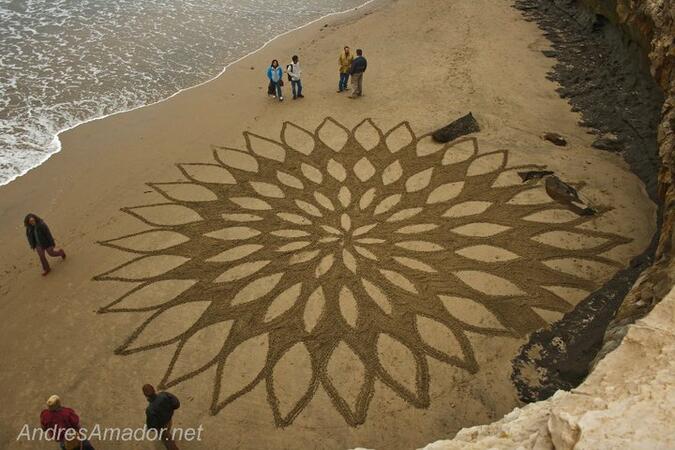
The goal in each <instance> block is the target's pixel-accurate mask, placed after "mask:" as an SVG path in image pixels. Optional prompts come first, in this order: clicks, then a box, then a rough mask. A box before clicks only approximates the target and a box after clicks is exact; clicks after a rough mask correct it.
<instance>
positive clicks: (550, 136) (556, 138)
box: [543, 132, 567, 147]
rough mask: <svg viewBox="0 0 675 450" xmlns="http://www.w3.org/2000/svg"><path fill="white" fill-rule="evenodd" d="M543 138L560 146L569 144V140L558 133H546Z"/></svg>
mask: <svg viewBox="0 0 675 450" xmlns="http://www.w3.org/2000/svg"><path fill="white" fill-rule="evenodd" d="M543 138H544V139H546V140H547V141H549V142H551V143H553V144H555V145H557V146H558V147H564V146H566V145H567V140H566V139H565V138H564V137H562V136H561V135H559V134H558V133H551V132H549V133H544V136H543Z"/></svg>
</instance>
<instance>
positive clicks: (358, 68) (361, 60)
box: [349, 48, 368, 98]
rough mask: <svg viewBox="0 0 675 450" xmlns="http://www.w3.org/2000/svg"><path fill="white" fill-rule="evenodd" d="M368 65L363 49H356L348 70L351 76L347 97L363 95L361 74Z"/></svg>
mask: <svg viewBox="0 0 675 450" xmlns="http://www.w3.org/2000/svg"><path fill="white" fill-rule="evenodd" d="M367 67H368V61H367V60H366V57H365V56H363V50H361V49H360V48H359V49H357V50H356V58H354V61H352V67H351V69H350V71H349V73H350V75H351V77H352V94H351V95H350V96H349V98H356V97H361V96H362V95H363V74H364V72H365V71H366V68H367Z"/></svg>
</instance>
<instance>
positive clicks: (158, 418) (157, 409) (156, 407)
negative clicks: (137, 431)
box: [143, 384, 180, 450]
mask: <svg viewBox="0 0 675 450" xmlns="http://www.w3.org/2000/svg"><path fill="white" fill-rule="evenodd" d="M143 395H145V398H146V399H148V403H149V404H148V407H147V408H146V409H145V419H146V425H147V426H148V429H155V430H158V431H159V432H160V433H161V437H162V442H163V443H164V447H166V448H167V450H178V446H177V445H176V443H175V442H174V440H173V436H172V431H171V419H173V412H174V411H175V410H177V409H178V408H180V401H179V400H178V398H177V397H176V396H175V395H173V394H171V393H169V392H166V391H162V392H160V393H159V394H158V393H157V392H155V388H154V386H152V385H151V384H145V385H143Z"/></svg>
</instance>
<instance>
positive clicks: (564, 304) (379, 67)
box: [0, 0, 655, 449]
mask: <svg viewBox="0 0 675 450" xmlns="http://www.w3.org/2000/svg"><path fill="white" fill-rule="evenodd" d="M510 4H511V2H510V1H505V0H504V1H502V0H499V1H488V0H458V1H454V2H447V1H442V0H416V1H415V0H397V1H389V0H376V1H374V2H373V3H371V4H370V5H368V6H366V7H364V8H362V9H359V10H356V11H354V12H351V13H346V14H343V15H339V16H333V17H330V18H327V19H325V20H322V21H319V22H316V23H314V24H312V25H310V26H307V27H305V28H303V29H300V30H297V31H295V32H292V33H290V34H287V35H285V36H282V37H281V38H279V39H277V40H275V41H273V42H272V43H271V44H270V45H268V46H266V47H265V48H263V49H262V50H260V51H258V52H257V53H255V54H252V55H250V56H248V57H247V58H245V59H244V60H242V61H240V62H239V63H237V64H235V65H234V66H232V67H231V68H230V69H228V70H227V71H226V72H225V73H224V74H223V75H221V76H220V77H219V78H218V79H216V80H214V81H212V82H209V83H207V84H205V85H202V86H199V87H197V88H194V89H190V90H188V91H185V92H183V93H181V94H179V95H177V96H175V97H173V98H171V99H169V100H168V101H165V102H162V103H159V104H156V105H152V106H150V107H145V108H141V109H138V110H135V111H132V112H128V113H124V114H120V115H115V116H111V117H108V118H106V119H103V120H99V121H95V122H91V123H88V124H85V125H82V126H79V127H77V128H75V129H73V130H71V131H68V132H66V133H64V134H62V135H61V136H60V137H61V140H62V144H63V150H62V151H61V152H60V153H58V154H56V155H54V156H53V157H52V158H51V159H49V161H47V162H46V163H45V164H43V165H41V166H39V167H38V168H36V169H34V170H32V171H30V172H29V173H28V174H26V175H25V176H22V177H20V178H19V179H17V180H15V181H13V182H12V183H10V184H9V185H6V186H2V187H0V212H1V215H0V236H2V248H3V258H2V261H1V262H0V299H1V301H0V314H1V315H2V317H3V318H4V320H3V326H2V328H1V329H0V353H1V354H2V355H3V368H2V369H1V374H2V379H3V381H4V383H3V389H2V393H3V400H4V407H3V409H2V411H1V412H0V424H1V425H0V447H2V448H47V447H48V446H49V445H51V444H45V443H39V444H36V443H33V442H26V441H18V442H17V440H16V437H17V435H18V433H19V431H20V430H21V427H22V426H23V425H24V424H26V423H28V424H30V425H31V426H37V425H38V418H39V412H40V410H41V409H43V407H44V406H43V405H44V401H45V400H46V399H47V397H48V396H49V395H51V394H55V393H58V394H59V395H60V396H61V397H62V398H63V400H64V403H65V404H66V405H67V406H70V407H73V408H75V409H76V411H78V413H79V414H80V416H81V418H82V422H83V424H84V425H87V426H93V425H94V424H101V426H108V427H130V426H140V425H142V423H143V421H144V409H145V406H146V402H145V399H144V398H143V396H142V394H141V386H142V385H143V384H144V383H154V384H160V383H161V382H163V383H164V384H166V385H167V386H169V390H170V391H171V392H173V393H174V394H176V395H177V396H178V397H179V398H180V399H181V401H182V407H181V408H180V410H178V412H177V415H176V417H175V419H174V426H182V427H198V426H199V425H202V426H203V429H204V432H203V435H202V437H203V440H202V441H201V442H192V443H189V442H184V443H182V444H181V448H185V449H212V448H238V449H239V448H241V449H254V448H255V449H272V448H274V449H282V448H283V449H313V448H317V449H346V448H354V447H365V448H378V449H385V448H386V449H399V448H400V449H408V448H417V447H420V446H423V445H425V444H426V443H428V442H431V441H434V440H437V439H441V438H446V437H449V436H451V435H453V434H454V433H455V432H456V431H457V430H459V429H460V428H462V427H465V426H472V425H477V424H483V423H487V422H489V421H491V420H494V419H496V418H499V417H501V416H502V415H504V414H505V413H507V412H508V411H510V410H511V409H513V408H514V407H515V406H518V405H519V403H518V399H517V395H516V391H515V388H514V387H513V385H512V382H511V379H510V376H511V370H512V369H511V359H512V358H513V357H514V356H515V355H516V353H517V352H518V349H519V347H520V346H521V345H522V344H523V343H524V342H525V341H526V337H527V335H528V334H529V333H531V332H533V331H535V330H537V329H540V328H543V327H545V326H546V325H547V323H551V322H554V321H556V320H558V319H560V317H562V315H563V314H564V313H565V312H567V311H569V310H571V309H572V308H573V307H574V305H576V304H577V303H578V302H579V301H581V300H582V299H583V298H584V297H585V296H586V294H587V293H589V292H592V291H593V290H594V289H597V288H598V287H600V286H601V284H602V283H603V282H604V281H606V280H607V279H609V278H610V277H611V276H612V274H614V273H615V272H616V271H617V270H619V269H620V268H623V267H625V266H626V265H627V264H628V263H629V261H630V259H631V258H632V257H634V256H635V255H638V254H639V253H641V252H642V251H643V250H644V249H645V248H646V247H647V246H648V244H649V241H650V239H651V237H652V235H653V233H654V230H655V205H654V204H653V203H652V201H651V200H649V198H648V196H647V195H646V193H645V189H644V186H643V184H642V182H641V181H640V180H639V179H638V178H637V177H636V176H635V175H633V174H632V173H631V172H630V171H629V168H628V166H627V164H626V163H625V162H624V161H623V160H622V159H621V158H620V157H619V156H617V155H614V154H610V153H607V152H602V151H598V150H595V149H592V148H591V146H590V144H591V143H592V142H593V137H592V136H591V135H589V134H588V133H587V130H586V129H583V128H581V127H580V126H579V125H578V122H579V120H580V116H579V115H578V114H577V113H574V112H572V111H571V108H570V105H569V104H568V103H567V102H566V101H565V100H563V99H561V98H560V97H559V96H558V94H557V93H556V87H557V86H556V84H555V83H553V82H552V81H549V80H548V79H547V77H546V74H547V72H548V71H549V70H550V69H551V67H552V64H553V61H552V60H551V59H549V58H546V57H545V56H544V55H542V53H541V51H542V50H545V49H547V48H548V47H547V45H548V44H547V40H546V39H545V37H544V36H543V35H542V32H541V31H540V30H539V29H538V28H537V27H536V25H535V24H533V23H531V22H527V21H525V20H523V18H522V16H521V15H520V13H519V12H518V11H517V10H515V9H513V8H512V7H511V5H510ZM344 45H350V46H351V47H352V48H353V49H355V48H363V49H364V53H365V55H366V57H367V58H368V63H369V66H368V71H367V73H366V74H365V77H364V93H365V95H364V97H362V98H359V99H354V100H352V99H348V98H347V97H346V95H345V94H337V93H336V92H335V90H336V88H337V56H338V52H339V51H340V49H341V48H342V47H343V46H344ZM293 54H298V55H299V56H300V59H301V62H302V65H303V71H304V76H303V84H304V89H305V95H306V98H304V99H302V100H297V101H293V100H291V99H290V86H286V87H285V88H284V89H285V94H286V97H287V100H286V101H284V102H283V103H279V102H276V101H274V100H273V99H270V98H268V97H267V96H266V87H267V82H266V79H265V69H266V68H267V66H268V65H269V62H270V61H271V60H272V59H274V58H278V59H280V60H281V61H286V60H288V59H290V56H291V55H293ZM468 112H472V113H473V114H474V116H475V117H476V119H477V120H478V122H479V124H480V126H481V132H480V133H475V134H473V135H471V136H470V137H468V138H465V139H463V140H460V141H459V142H453V143H450V144H448V145H440V144H434V143H432V142H431V140H430V139H429V137H428V134H429V133H430V132H432V131H433V130H435V129H437V128H439V127H441V126H444V125H446V124H447V123H449V122H450V121H452V120H454V119H456V118H458V117H460V116H463V115H464V114H466V113H468ZM368 119H370V120H368ZM546 132H556V133H559V134H561V135H563V136H564V137H565V138H566V140H567V141H568V145H567V146H566V147H558V146H555V145H553V144H552V143H550V142H547V141H545V140H543V139H542V138H541V136H542V135H543V134H544V133H546ZM544 167H545V168H546V169H548V170H552V171H554V172H555V173H556V174H557V175H558V176H559V177H560V178H561V179H563V180H565V181H566V182H568V183H570V184H573V185H575V186H577V188H578V189H579V192H580V194H581V196H582V198H583V199H585V200H586V201H587V202H588V203H589V204H590V205H592V206H593V207H595V208H596V209H597V210H598V211H599V214H598V215H597V216H595V217H577V216H574V215H572V216H571V215H570V214H569V211H567V210H564V208H562V207H561V206H560V205H558V204H556V203H553V202H552V201H551V199H550V198H548V197H546V193H545V191H544V189H543V187H542V184H541V183H530V184H526V185H523V184H522V183H520V179H519V177H518V176H517V174H516V172H517V171H518V170H525V169H529V170H540V169H542V168H544ZM148 183H151V184H148ZM369 192H371V193H370V194H369ZM369 197H372V198H369ZM148 205H162V206H151V207H148ZM453 208H455V209H453ZM28 212H33V213H35V214H38V215H39V216H41V217H43V218H45V220H46V221H47V223H48V224H49V226H50V228H51V230H52V233H53V234H54V236H55V238H56V240H57V245H59V246H63V248H65V250H66V251H67V252H68V259H67V260H66V261H63V262H62V261H57V260H51V261H50V262H52V273H51V274H50V275H49V276H48V277H45V278H43V277H41V276H40V267H39V261H38V259H37V256H36V255H35V254H34V253H32V252H31V251H30V249H29V247H28V245H27V243H26V240H25V232H24V228H23V223H22V221H23V217H24V216H25V214H26V213H28ZM396 214H399V215H398V216H396ZM398 219H400V221H399V220H398ZM403 220H407V221H406V222H403ZM368 227H370V228H368ZM152 230H154V232H151V231H152ZM359 230H361V231H360V232H357V231H359ZM361 232H362V233H361ZM368 233H371V234H368ZM244 241H245V242H244ZM102 243H103V244H102ZM125 248H126V249H128V250H129V251H123V250H122V249H125ZM132 250H133V251H132ZM130 261H135V262H136V263H133V262H132V263H131V264H127V263H128V262H130ZM544 263H546V264H544ZM294 289H296V290H297V291H294ZM294 292H295V293H294ZM317 292H320V293H317ZM95 445H96V448H115V449H117V448H119V449H140V448H143V449H145V448H148V449H150V448H160V447H159V446H157V444H153V443H143V444H139V443H133V442H132V443H110V442H100V443H95Z"/></svg>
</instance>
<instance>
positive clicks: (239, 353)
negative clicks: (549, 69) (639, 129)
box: [96, 118, 627, 426]
mask: <svg viewBox="0 0 675 450" xmlns="http://www.w3.org/2000/svg"><path fill="white" fill-rule="evenodd" d="M244 135H245V138H246V143H247V145H246V146H247V148H246V149H245V150H243V151H242V150H237V149H231V148H225V147H214V150H213V154H214V157H215V162H213V163H209V164H179V165H178V167H179V168H180V170H181V171H182V173H183V174H184V175H185V177H186V178H187V179H188V180H189V181H185V182H178V183H151V184H150V186H152V187H153V188H154V189H155V190H157V191H158V192H159V193H161V194H162V195H163V196H165V197H166V198H167V199H168V202H166V203H161V204H154V205H147V206H141V207H135V208H128V209H126V210H125V211H126V212H128V213H129V214H132V215H134V216H136V217H138V218H139V219H140V220H142V221H144V222H146V223H147V224H149V225H152V226H153V228H152V229H149V230H148V231H144V232H141V233H137V234H133V235H130V236H124V237H121V238H118V239H115V240H111V241H106V242H104V243H103V244H104V245H107V246H110V247H114V248H118V249H123V250H127V251H133V252H136V253H138V254H140V256H139V257H138V258H136V259H133V260H132V261H130V262H128V263H126V264H124V265H122V266H120V267H117V268H115V269H113V270H111V271H109V272H107V273H105V274H102V275H100V276H98V277H96V279H98V280H120V281H133V282H137V283H138V285H137V286H136V287H135V288H133V289H132V290H131V291H130V292H129V293H128V294H126V295H124V296H123V297H122V298H120V299H118V300H116V301H115V302H113V303H112V304H110V305H108V306H107V307H105V308H103V309H102V312H105V313H109V312H118V311H123V312H130V311H137V312H139V313H144V314H149V317H148V318H147V320H145V322H144V323H143V324H142V325H141V326H140V327H139V328H138V329H136V330H134V331H133V332H132V333H131V335H130V336H129V338H128V339H127V340H126V342H124V344H123V345H122V346H121V347H119V348H118V349H117V352H118V353H119V354H132V353H136V352H144V351H148V350H152V349H157V348H165V349H166V351H171V352H174V355H173V358H172V360H171V363H170V364H169V366H168V367H167V369H166V374H165V376H164V378H163V380H161V385H162V386H163V387H171V386H175V385H177V384H178V383H184V382H189V381H190V379H192V378H193V377H195V376H196V375H198V374H200V373H202V372H204V371H206V370H208V369H210V368H212V367H214V366H215V367H216V370H215V371H214V372H215V380H214V388H213V397H212V407H211V410H212V413H214V414H215V413H217V412H218V411H220V410H222V409H223V408H225V407H227V406H228V405H229V404H230V403H232V402H233V401H235V400H236V399H238V398H240V397H241V396H244V395H246V394H247V393H248V392H250V391H251V390H253V389H254V388H256V387H257V386H258V385H259V384H260V383H263V384H264V386H265V388H266V390H267V399H268V403H269V406H270V408H271V411H272V413H273V417H274V421H275V423H276V425H277V426H288V425H290V424H291V423H292V422H293V420H294V419H295V418H296V417H297V416H298V415H299V414H300V413H301V412H302V411H303V409H304V408H305V407H306V406H307V405H308V404H309V402H311V401H312V398H313V397H314V395H315V393H316V392H317V390H318V389H323V390H325V392H326V393H327V395H328V396H329V397H330V399H331V401H332V404H333V405H334V407H335V408H336V409H337V411H339V413H340V414H341V415H342V417H344V419H345V421H346V422H347V423H348V424H349V425H352V426H356V425H359V424H362V423H363V422H364V421H365V420H366V416H367V412H368V406H369V403H370V401H371V399H372V397H373V394H374V391H375V385H376V381H378V380H379V381H380V382H381V383H382V384H383V385H386V386H387V387H388V388H390V389H391V390H392V391H393V392H395V393H396V395H398V396H399V397H400V398H402V399H404V400H405V401H406V402H408V403H409V404H411V405H412V406H414V407H417V408H425V407H427V406H429V403H430V398H429V386H430V383H431V382H432V381H434V382H436V383H443V381H444V380H431V379H430V376H429V366H428V363H429V359H430V358H433V359H436V360H438V361H441V362H443V363H446V364H450V365H453V366H456V367H459V368H461V369H464V370H466V371H468V372H470V373H476V372H477V371H478V370H479V366H478V364H477V361H476V357H475V355H474V350H473V348H472V342H471V340H470V336H471V335H472V334H481V335H487V336H490V337H492V338H493V339H495V340H497V339H500V338H502V337H505V336H508V337H522V336H524V335H526V334H527V333H529V332H531V331H533V330H535V329H538V328H541V327H543V326H545V325H546V323H547V320H552V319H551V318H552V317H555V315H556V314H558V315H559V314H560V313H564V312H566V311H568V310H570V309H571V308H572V306H573V305H572V303H571V302H570V301H569V299H570V298H577V299H581V298H583V297H584V296H585V295H586V294H587V293H588V292H590V291H592V290H594V289H595V288H597V287H598V286H597V283H598V280H597V279H596V278H595V277H594V275H593V273H594V270H596V269H597V270H600V269H598V268H603V267H605V268H606V267H607V266H613V267H611V270H616V266H617V263H616V262H614V261H612V260H610V259H608V258H605V257H603V256H602V254H603V253H604V252H607V251H608V250H610V249H612V248H614V247H615V246H617V245H619V244H623V243H625V242H627V240H626V239H624V238H622V237H620V236H617V235H614V234H609V233H602V232H597V231H590V230H589V229H586V228H580V225H582V224H584V223H586V222H588V221H589V220H591V219H592V217H579V216H577V215H576V214H574V213H573V212H571V211H568V210H567V209H564V208H563V207H561V206H560V205H558V204H556V203H554V202H552V201H551V199H550V198H549V197H548V195H547V194H546V192H545V191H544V190H543V188H542V187H541V186H539V185H531V184H523V183H522V182H521V179H520V178H519V177H518V175H517V173H516V172H517V171H518V170H526V169H528V168H529V169H533V168H536V167H535V166H527V167H522V166H521V167H510V168H507V163H508V161H507V160H508V152H507V151H505V150H500V151H494V152H489V153H482V154H481V153H480V152H479V151H478V141H477V139H475V138H469V139H464V140H461V141H458V142H454V143H451V144H445V145H441V144H436V143H434V142H433V141H432V140H431V138H430V137H429V136H422V137H419V138H418V137H416V136H415V134H414V133H413V131H412V129H411V128H410V126H409V125H408V124H407V123H402V124H401V125H399V126H397V127H395V128H394V129H392V130H390V131H388V132H386V133H383V132H382V131H381V130H380V129H379V128H378V127H377V126H375V124H374V123H373V122H372V121H371V120H365V121H363V122H361V123H360V124H359V125H358V126H356V127H355V128H354V129H353V130H349V129H347V128H345V127H343V126H342V125H341V124H339V123H337V122H336V121H335V120H333V119H330V118H328V119H326V120H325V121H324V122H323V123H322V124H321V125H320V126H319V127H318V128H317V130H316V131H315V132H310V131H307V130H305V129H303V128H300V127H298V126H296V125H294V124H291V123H285V124H284V125H283V129H282V131H281V138H280V141H276V140H271V139H268V138H265V137H261V136H258V135H255V134H252V133H245V134H244ZM574 267H577V268H578V267H583V268H584V270H582V271H578V270H574ZM176 344H177V346H176ZM287 373H292V374H293V376H292V377H288V376H285V374H287Z"/></svg>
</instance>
